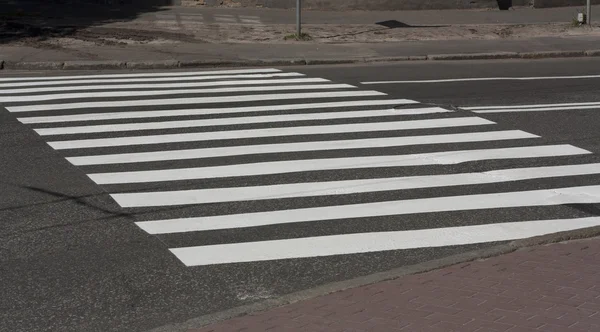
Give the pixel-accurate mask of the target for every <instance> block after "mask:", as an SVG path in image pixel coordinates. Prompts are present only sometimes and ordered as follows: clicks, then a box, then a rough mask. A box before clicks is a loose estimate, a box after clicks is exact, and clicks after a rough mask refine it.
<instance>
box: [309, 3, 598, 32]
mask: <svg viewBox="0 0 600 332" xmlns="http://www.w3.org/2000/svg"><path fill="white" fill-rule="evenodd" d="M298 1H300V0H298ZM586 16H587V17H586V21H587V22H586V23H587V25H588V26H592V0H587V12H586Z"/></svg>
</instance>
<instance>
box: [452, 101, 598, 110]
mask: <svg viewBox="0 0 600 332" xmlns="http://www.w3.org/2000/svg"><path fill="white" fill-rule="evenodd" d="M563 106H564V107H569V106H600V102H588V103H563V104H538V105H502V106H472V107H461V108H462V109H464V110H467V111H475V110H478V111H479V110H491V109H494V110H499V109H517V108H545V107H563Z"/></svg>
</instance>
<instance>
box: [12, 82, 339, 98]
mask: <svg viewBox="0 0 600 332" xmlns="http://www.w3.org/2000/svg"><path fill="white" fill-rule="evenodd" d="M324 82H330V81H329V80H327V79H324V78H281V79H267V80H234V81H228V80H226V81H210V82H189V83H181V82H176V83H145V84H102V85H75V86H69V87H68V88H66V87H64V86H50V87H41V88H23V89H2V90H0V94H4V95H10V94H19V93H41V92H63V91H69V92H71V91H93V90H133V89H172V88H201V87H211V86H229V85H263V84H294V83H324Z"/></svg>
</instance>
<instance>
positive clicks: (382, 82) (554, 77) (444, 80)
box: [361, 75, 600, 85]
mask: <svg viewBox="0 0 600 332" xmlns="http://www.w3.org/2000/svg"><path fill="white" fill-rule="evenodd" d="M590 78H600V75H580V76H540V77H473V78H449V79H438V80H415V81H372V82H361V84H365V85H369V84H423V83H452V82H481V81H538V80H572V79H590Z"/></svg>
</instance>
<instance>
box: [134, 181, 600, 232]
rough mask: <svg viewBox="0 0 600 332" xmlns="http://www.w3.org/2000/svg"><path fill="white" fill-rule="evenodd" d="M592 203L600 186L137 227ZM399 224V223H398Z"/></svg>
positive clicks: (599, 198) (185, 228)
mask: <svg viewBox="0 0 600 332" xmlns="http://www.w3.org/2000/svg"><path fill="white" fill-rule="evenodd" d="M595 203H600V186H586V187H571V188H555V189H544V190H531V191H516V192H504V193H493V194H480V195H464V196H444V197H432V198H418V199H410V200H403V201H388V202H376V203H362V204H350V205H335V206H324V207H315V208H303V209H293V210H280V211H269V212H254V213H246V214H230V215H221V216H212V217H195V218H181V219H170V220H153V221H144V222H137V223H136V224H137V225H138V226H139V227H140V228H142V229H143V230H145V231H146V232H148V233H150V234H171V233H182V232H196V231H208V230H218V229H232V228H246V227H256V226H266V225H281V224H290V223H298V222H311V221H327V220H336V219H347V218H369V217H380V216H395V215H407V214H417V213H433V212H448V211H470V210H483V209H501V208H512V207H530V206H549V205H561V204H595ZM398 222H401V219H400V220H399V221H398Z"/></svg>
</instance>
